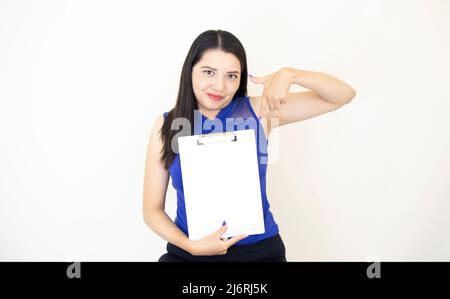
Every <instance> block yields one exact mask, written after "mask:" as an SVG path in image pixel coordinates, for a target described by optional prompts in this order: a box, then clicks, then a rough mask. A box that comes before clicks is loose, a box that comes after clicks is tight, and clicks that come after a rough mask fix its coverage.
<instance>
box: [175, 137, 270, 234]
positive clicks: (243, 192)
mask: <svg viewBox="0 0 450 299" xmlns="http://www.w3.org/2000/svg"><path fill="white" fill-rule="evenodd" d="M178 148H179V155H180V165H181V173H182V180H183V191H184V200H185V206H186V218H187V225H188V232H189V239H191V240H198V239H201V238H202V237H204V236H206V235H209V234H211V233H213V232H215V231H217V230H218V229H219V228H220V227H221V226H222V224H223V222H224V221H226V223H227V231H226V232H225V233H224V234H223V235H222V238H228V237H233V236H236V235H240V234H246V235H252V234H262V233H264V232H265V228H264V216H263V207H262V198H261V188H260V181H259V171H258V155H257V148H256V142H255V131H254V130H253V129H247V130H238V131H232V132H225V133H210V134H206V135H192V136H182V137H178Z"/></svg>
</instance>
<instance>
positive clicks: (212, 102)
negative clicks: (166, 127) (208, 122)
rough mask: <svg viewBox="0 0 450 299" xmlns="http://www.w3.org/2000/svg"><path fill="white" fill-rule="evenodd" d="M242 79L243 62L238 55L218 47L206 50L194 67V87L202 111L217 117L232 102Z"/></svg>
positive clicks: (208, 115) (206, 114) (209, 115)
mask: <svg viewBox="0 0 450 299" xmlns="http://www.w3.org/2000/svg"><path fill="white" fill-rule="evenodd" d="M240 81H241V64H240V62H239V60H238V59H237V57H236V56H234V55H233V54H231V53H225V52H223V51H221V50H216V49H215V50H208V51H205V52H204V53H203V55H202V57H201V59H200V60H199V61H198V63H197V64H195V65H194V67H193V68H192V88H193V89H194V94H195V97H196V99H197V107H198V109H199V110H200V112H201V113H202V114H203V115H205V116H206V117H208V118H214V117H216V115H217V113H219V111H220V109H222V108H223V107H225V106H226V105H227V104H228V103H230V102H231V100H232V99H233V96H234V94H235V93H236V91H237V90H238V88H239V82H240ZM213 95H217V96H220V97H222V98H220V99H218V98H214V97H211V96H213Z"/></svg>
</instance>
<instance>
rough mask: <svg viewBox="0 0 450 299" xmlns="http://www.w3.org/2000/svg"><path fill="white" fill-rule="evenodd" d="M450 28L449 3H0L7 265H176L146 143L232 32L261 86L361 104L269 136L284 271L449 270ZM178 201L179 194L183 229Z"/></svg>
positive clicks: (0, 229)
mask: <svg viewBox="0 0 450 299" xmlns="http://www.w3.org/2000/svg"><path fill="white" fill-rule="evenodd" d="M449 28H450V2H449V1H444V0H441V1H439V0H434V1H425V0H423V1H406V0H405V1H381V0H378V1H377V0H365V1H360V0H352V1H350V0H348V1H331V0H330V1H324V0H321V1H298V0H296V1H280V0H278V1H260V0H258V1H256V0H255V1H238V0H229V1H222V2H217V1H216V2H214V3H213V2H211V1H158V2H154V1H75V0H74V1H56V0H55V1H13V0H10V1H0V260H3V261H13V260H16V261H23V260H32V261H41V260H51V261H74V260H84V261H107V260H111V261H155V260H157V259H158V258H159V256H160V255H162V254H163V253H164V251H165V244H166V242H165V241H164V240H163V239H161V238H160V237H158V236H157V235H156V234H155V233H154V232H153V231H151V230H150V229H149V228H148V227H147V226H146V225H145V223H144V222H143V218H142V210H141V206H142V186H143V174H144V162H145V155H146V147H147V142H148V137H149V134H150V130H151V126H152V125H153V121H154V119H155V118H156V117H158V116H159V115H161V114H162V113H163V112H165V111H168V110H170V108H171V107H172V106H173V105H174V103H175V98H176V95H177V91H178V84H179V76H180V73H181V67H182V64H183V61H184V59H185V57H186V54H187V51H188V50H189V47H190V45H191V43H192V42H193V40H194V39H195V37H197V36H198V35H199V34H200V33H201V32H203V31H205V30H208V29H223V30H227V31H230V32H232V33H233V34H234V35H236V36H237V37H238V38H239V39H240V41H241V42H242V43H243V45H244V47H245V49H246V52H247V58H248V67H249V72H250V73H251V74H253V75H254V76H261V75H266V74H269V73H272V72H274V71H276V70H278V69H279V68H281V67H283V66H290V67H294V68H298V69H304V70H315V71H322V72H326V73H329V74H332V75H335V76H337V77H338V78H341V79H342V80H344V81H346V82H348V83H349V84H350V85H352V86H353V87H354V88H355V89H356V90H357V92H358V94H357V96H356V97H355V99H354V100H353V101H352V102H351V103H350V104H348V105H346V106H344V107H343V108H341V109H339V110H337V111H334V112H331V113H329V114H324V115H321V116H319V117H316V118H313V119H309V120H305V121H303V122H300V123H296V124H292V125H288V126H286V127H283V128H281V129H279V130H275V131H274V132H273V134H272V135H271V140H272V141H276V140H278V141H279V143H276V142H273V143H272V144H273V145H274V146H276V147H277V149H278V159H277V162H276V163H274V164H271V165H269V169H268V178H267V179H268V187H267V188H268V197H269V202H270V203H271V205H272V212H273V213H274V216H275V219H276V221H277V222H278V224H279V227H280V233H281V235H282V237H283V239H284V241H285V244H286V248H287V258H288V260H290V261H310V260H326V261H331V260H358V261H368V260H377V259H379V260H395V261H401V260H414V261H416V260H427V261H437V260H446V261H449V260H450V237H449V236H450V217H449V216H448V215H449V212H450V202H449V200H450V184H449V182H450V180H449V174H450V173H449V172H450V170H449V169H450V159H449V153H450V144H449V142H450V138H449V137H450V117H449V116H450V104H449V99H450V90H449V87H448V86H449V83H450V82H449V81H450V79H449V78H450V58H449V54H448V53H450V43H449V42H450V34H449ZM292 90H293V91H295V90H303V89H302V88H300V87H297V86H295V87H293V88H292ZM261 92H262V89H261V88H260V86H255V85H254V84H252V83H249V94H250V95H258V94H260V93H261ZM175 200H176V197H175V192H174V189H173V188H172V186H171V185H169V189H168V192H167V211H168V213H169V215H171V216H172V217H173V215H174V211H175Z"/></svg>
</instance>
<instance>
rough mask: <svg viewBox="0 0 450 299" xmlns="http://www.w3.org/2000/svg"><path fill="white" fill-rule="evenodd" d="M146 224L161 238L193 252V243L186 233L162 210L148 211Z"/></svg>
mask: <svg viewBox="0 0 450 299" xmlns="http://www.w3.org/2000/svg"><path fill="white" fill-rule="evenodd" d="M144 220H145V223H146V224H147V225H148V226H149V227H150V228H151V229H152V230H153V231H154V232H155V233H156V234H157V235H159V236H160V237H161V238H163V239H164V240H166V241H167V242H169V243H172V244H174V245H175V246H178V247H180V248H182V249H184V250H185V251H187V252H189V253H190V252H191V248H190V247H191V246H190V245H191V242H190V240H189V238H188V237H187V236H186V235H185V234H184V232H183V231H182V230H181V229H179V228H178V226H177V225H176V224H175V223H174V222H173V221H172V219H170V217H169V215H167V213H166V212H165V211H163V210H161V209H157V208H155V209H152V210H150V211H146V214H145V219H144Z"/></svg>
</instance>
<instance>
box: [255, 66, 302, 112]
mask: <svg viewBox="0 0 450 299" xmlns="http://www.w3.org/2000/svg"><path fill="white" fill-rule="evenodd" d="M249 77H250V80H251V81H252V82H253V83H256V84H263V85H264V91H263V94H262V96H261V106H262V107H261V112H260V114H264V113H265V112H267V108H269V110H270V111H274V110H280V108H281V105H282V104H284V103H286V96H287V94H288V92H289V88H290V86H291V84H292V83H293V81H292V80H293V78H294V72H293V70H292V69H291V68H288V67H283V68H281V69H280V70H279V71H277V72H275V73H273V74H270V75H267V76H263V77H253V76H252V75H249Z"/></svg>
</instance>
